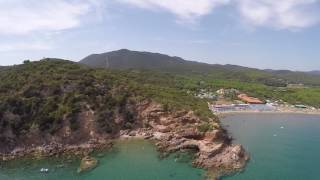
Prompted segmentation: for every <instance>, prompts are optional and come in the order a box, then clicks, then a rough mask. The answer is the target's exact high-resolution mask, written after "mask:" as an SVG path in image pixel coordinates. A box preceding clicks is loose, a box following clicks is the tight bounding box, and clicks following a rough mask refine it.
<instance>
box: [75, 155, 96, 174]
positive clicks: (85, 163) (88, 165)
mask: <svg viewBox="0 0 320 180" xmlns="http://www.w3.org/2000/svg"><path fill="white" fill-rule="evenodd" d="M97 165H98V160H97V159H95V158H93V157H89V156H86V157H84V158H82V159H81V163H80V167H79V168H78V173H82V172H84V171H88V170H91V169H93V168H95V167H96V166H97Z"/></svg>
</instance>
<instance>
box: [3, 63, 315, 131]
mask: <svg viewBox="0 0 320 180" xmlns="http://www.w3.org/2000/svg"><path fill="white" fill-rule="evenodd" d="M0 78H1V81H0V132H7V131H8V129H9V130H10V131H12V132H13V133H14V134H15V135H23V134H25V133H27V132H29V131H30V130H32V129H39V130H40V131H41V132H48V133H51V134H54V133H56V132H58V131H59V129H61V127H63V126H64V125H65V124H64V123H67V124H68V125H69V126H70V128H71V130H73V131H77V130H78V129H79V128H80V127H81V126H80V125H81V124H80V123H81V122H80V121H81V118H80V117H81V116H82V113H85V112H87V111H94V112H95V113H94V116H95V117H94V119H95V123H96V126H97V129H99V130H100V131H101V132H107V133H114V132H118V130H119V129H130V128H133V127H135V126H136V125H137V121H136V120H137V110H136V105H137V104H139V103H140V102H142V101H144V100H153V101H156V102H158V103H160V104H162V105H163V108H164V110H166V111H168V112H169V111H179V110H193V111H194V112H195V113H196V114H197V115H198V116H199V117H200V118H201V119H202V120H203V123H202V124H201V125H200V126H199V127H198V129H199V130H200V131H203V132H205V131H208V130H209V129H211V128H212V125H211V124H210V123H211V120H217V119H216V118H215V116H214V115H213V114H212V113H211V112H210V111H209V109H208V105H207V101H206V100H202V99H199V98H196V97H195V96H194V95H195V94H196V93H198V92H200V91H201V90H202V89H206V90H208V91H216V90H218V89H220V88H235V89H238V90H240V91H242V92H245V93H247V94H249V95H252V96H256V97H259V98H262V99H271V100H279V99H281V100H283V101H286V102H289V103H292V104H297V103H299V104H306V105H312V106H314V107H320V88H316V87H309V88H296V89H294V88H285V87H275V86H268V85H266V83H265V82H260V83H258V82H251V81H249V82H247V81H239V80H230V79H228V78H227V79H220V78H216V77H214V76H213V75H212V74H206V75H205V74H198V73H189V74H181V73H169V72H157V71H151V70H110V69H108V70H106V69H93V68H89V67H87V66H85V65H80V64H77V63H74V62H70V61H64V60H57V59H45V60H42V61H39V62H29V61H26V62H25V63H24V64H22V65H18V66H13V67H10V68H6V69H4V70H2V71H0ZM116 119H121V120H123V121H122V123H121V124H119V123H117V122H116Z"/></svg>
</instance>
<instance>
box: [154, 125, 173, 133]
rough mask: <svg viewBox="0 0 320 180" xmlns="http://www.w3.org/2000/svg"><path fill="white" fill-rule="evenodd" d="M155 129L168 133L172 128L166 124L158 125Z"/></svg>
mask: <svg viewBox="0 0 320 180" xmlns="http://www.w3.org/2000/svg"><path fill="white" fill-rule="evenodd" d="M155 129H156V130H157V131H159V132H162V133H166V132H169V131H170V128H169V127H168V126H164V125H156V127H155Z"/></svg>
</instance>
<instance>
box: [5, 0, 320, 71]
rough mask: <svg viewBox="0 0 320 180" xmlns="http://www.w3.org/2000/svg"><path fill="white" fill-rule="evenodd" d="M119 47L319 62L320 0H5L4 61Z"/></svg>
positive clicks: (290, 64) (248, 62)
mask: <svg viewBox="0 0 320 180" xmlns="http://www.w3.org/2000/svg"><path fill="white" fill-rule="evenodd" d="M120 48H127V49H131V50H141V51H152V52H160V53H165V54H169V55H175V56H181V57H183V58H185V59H189V60H195V61H202V62H207V63H219V64H227V63H228V64H237V65H243V66H250V67H258V68H273V69H293V70H320V0H281V1H280V0H45V1H39V0H0V65H9V64H17V63H21V62H22V61H23V60H24V59H31V60H38V59H40V58H42V57H58V58H65V59H70V60H75V61H78V60H80V59H82V58H83V57H85V56H87V55H89V54H92V53H101V52H106V51H110V50H117V49H120Z"/></svg>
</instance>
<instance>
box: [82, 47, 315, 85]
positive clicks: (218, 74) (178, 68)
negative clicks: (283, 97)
mask: <svg viewBox="0 0 320 180" xmlns="http://www.w3.org/2000/svg"><path fill="white" fill-rule="evenodd" d="M80 63H82V64H86V65H89V66H92V67H102V68H110V69H145V70H155V71H161V72H171V73H179V74H191V73H192V74H200V75H206V76H210V77H212V78H214V79H224V80H226V79H227V80H228V79H229V80H239V81H242V82H259V83H263V84H266V85H271V86H286V85H287V84H290V83H303V84H306V85H315V86H319V85H320V75H315V74H308V73H304V72H293V71H273V70H260V69H255V68H248V67H242V66H237V65H229V64H227V65H219V64H206V63H200V62H195V61H187V60H184V59H182V58H180V57H175V56H168V55H164V54H159V53H150V52H140V51H130V50H127V49H121V50H118V51H112V52H107V53H102V54H93V55H89V56H88V57H86V58H84V59H82V60H81V61H80Z"/></svg>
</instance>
